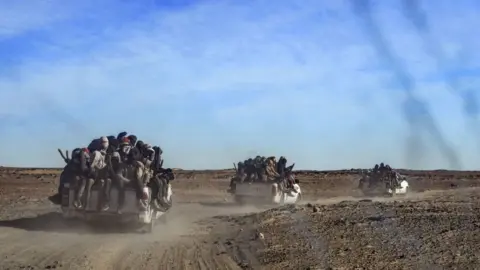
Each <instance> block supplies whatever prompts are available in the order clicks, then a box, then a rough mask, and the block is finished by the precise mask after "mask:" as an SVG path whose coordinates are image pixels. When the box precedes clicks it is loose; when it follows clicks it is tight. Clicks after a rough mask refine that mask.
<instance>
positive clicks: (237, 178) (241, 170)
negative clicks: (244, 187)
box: [229, 162, 246, 193]
mask: <svg viewBox="0 0 480 270" xmlns="http://www.w3.org/2000/svg"><path fill="white" fill-rule="evenodd" d="M245 178H246V173H245V164H244V163H243V162H238V163H237V169H236V171H235V175H234V176H233V177H232V179H230V190H229V192H230V193H233V192H235V188H236V186H237V183H242V182H243V181H244V180H245Z"/></svg>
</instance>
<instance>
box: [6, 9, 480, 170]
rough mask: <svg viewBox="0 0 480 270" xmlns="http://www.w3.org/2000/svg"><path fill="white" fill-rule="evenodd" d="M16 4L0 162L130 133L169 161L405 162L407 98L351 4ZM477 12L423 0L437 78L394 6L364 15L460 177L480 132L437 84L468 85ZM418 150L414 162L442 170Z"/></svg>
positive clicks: (30, 160) (435, 158)
mask: <svg viewBox="0 0 480 270" xmlns="http://www.w3.org/2000/svg"><path fill="white" fill-rule="evenodd" d="M20 2H22V1H20ZM20 2H19V3H18V4H15V6H8V5H7V4H5V3H3V2H2V3H0V10H1V11H0V15H1V16H0V17H2V19H0V60H2V62H4V63H8V65H4V66H2V67H0V93H1V94H2V99H0V127H1V128H0V129H1V132H0V136H1V138H2V140H5V141H9V142H11V143H8V145H7V146H6V147H7V149H5V150H4V151H1V153H0V163H2V164H8V165H23V166H29V165H31V166H54V165H60V164H61V162H62V160H61V159H59V158H58V157H57V153H56V151H55V149H56V148H57V147H64V148H73V147H77V146H82V145H85V144H87V143H88V141H89V140H90V139H91V138H93V137H96V136H101V135H109V134H111V133H117V132H119V131H122V130H126V131H129V132H133V133H136V134H137V135H138V136H139V137H140V138H142V139H144V140H145V141H149V142H151V143H154V144H159V145H161V146H162V147H163V148H164V152H165V159H166V163H167V165H169V166H172V167H184V168H221V167H228V166H231V165H230V164H231V163H232V162H233V161H236V160H238V159H243V158H246V157H247V156H248V155H251V154H252V153H259V154H262V155H270V154H273V155H286V156H287V157H288V158H289V160H291V161H294V162H296V164H297V166H298V167H299V168H315V169H331V168H345V167H365V166H371V165H373V164H374V163H377V162H381V161H384V162H388V163H390V164H391V165H392V166H394V167H405V166H407V165H408V164H407V162H406V161H405V144H406V138H407V135H408V131H409V130H408V125H407V122H406V120H405V119H404V117H403V114H402V108H401V106H402V102H403V100H404V99H405V98H406V96H405V93H404V92H403V91H402V90H401V87H400V85H399V84H398V81H397V80H396V79H395V76H394V74H392V72H391V67H389V64H388V62H386V61H385V59H382V57H381V56H379V55H378V53H377V51H376V50H375V48H374V47H373V46H372V44H371V42H370V40H369V38H368V35H366V34H365V31H364V29H363V28H362V25H361V23H359V20H358V17H357V16H356V15H355V14H354V13H353V12H352V8H351V5H350V3H349V1H329V2H330V3H327V2H326V1H324V2H322V3H320V2H318V1H297V2H295V3H294V2H291V1H279V2H275V5H274V4H273V3H272V2H269V1H251V2H249V3H248V4H247V3H245V4H242V3H240V4H239V3H235V2H233V1H188V2H185V3H183V4H182V5H180V4H176V5H171V4H162V1H138V2H136V3H133V2H131V3H127V2H125V1H113V0H109V1H102V4H99V3H98V2H95V1H82V2H81V4H79V3H80V2H78V1H70V2H69V1H66V2H62V3H63V4H61V5H60V4H59V1H36V2H35V4H34V5H23V4H24V3H20ZM163 3H165V2H163ZM477 6H478V4H477V3H475V1H457V2H456V4H455V5H453V4H451V2H449V1H435V2H432V1H423V2H422V7H423V10H424V11H425V12H426V13H427V14H428V17H429V22H430V30H431V35H432V36H433V37H435V40H437V41H438V46H439V47H440V48H442V50H443V53H444V55H443V56H444V59H443V60H442V66H445V67H446V69H448V70H447V71H445V70H439V68H438V65H437V62H436V61H435V59H433V58H432V56H431V54H429V53H428V52H427V51H425V46H424V45H423V43H422V42H423V41H422V37H421V36H420V35H419V34H418V31H417V30H416V29H415V27H414V25H412V23H411V22H410V21H409V20H408V18H406V17H405V14H404V13H402V11H401V9H400V8H401V7H402V3H401V2H400V1H398V3H397V1H388V2H387V1H377V2H375V3H374V5H373V9H372V10H373V11H372V12H373V16H374V17H375V20H376V21H377V22H378V24H379V25H378V27H379V28H380V29H381V30H382V33H384V35H385V39H386V40H388V41H389V43H390V44H391V50H392V51H393V52H394V53H395V54H396V55H397V56H398V58H399V59H400V61H402V63H403V64H404V66H405V67H406V69H407V70H408V71H409V73H410V74H411V77H412V80H414V81H415V83H416V88H415V94H416V95H418V97H421V98H422V99H423V100H426V101H427V104H428V106H429V108H430V109H431V112H432V116H433V117H434V118H435V121H437V123H438V125H439V129H440V130H441V132H442V134H444V136H445V138H446V140H447V141H448V143H449V144H451V145H452V147H455V148H456V149H457V152H458V155H459V157H460V159H461V161H462V164H463V165H464V166H465V167H466V168H475V167H477V165H476V163H475V162H474V160H475V159H476V158H478V154H477V153H476V152H475V150H474V149H473V148H472V145H473V144H474V143H475V142H476V139H477V138H474V136H472V134H471V133H469V132H468V130H469V129H468V126H467V125H468V121H467V120H466V119H464V116H463V110H464V109H463V107H462V106H463V101H462V99H461V98H460V97H458V96H456V95H455V94H454V93H452V91H450V90H449V85H448V80H446V79H447V78H446V76H450V75H451V76H453V75H455V76H456V82H457V85H458V87H459V88H462V87H466V88H467V87H468V88H470V89H475V88H476V87H477V86H478V85H479V81H478V79H476V75H477V73H478V71H477V70H478V67H479V64H480V58H479V55H480V54H478V53H477V52H476V50H475V49H474V48H476V47H478V45H480V44H479V43H480V38H478V37H477V36H476V35H475V33H476V32H475V31H476V28H477V26H480V19H478V16H477V12H476V9H477ZM459 14H461V16H459ZM467 53H468V54H467ZM475 98H476V97H475ZM425 148H426V150H425V152H426V153H425V155H426V158H425V159H424V160H423V161H422V164H417V166H419V167H426V168H432V167H433V168H441V167H447V166H448V165H449V163H448V161H447V160H446V159H445V157H443V156H442V155H441V153H440V152H438V149H436V146H435V145H434V144H432V145H430V144H429V143H428V142H427V143H426V146H425ZM22 151H28V153H29V154H28V155H27V156H25V155H23V154H22V155H20V154H19V153H20V152H22Z"/></svg>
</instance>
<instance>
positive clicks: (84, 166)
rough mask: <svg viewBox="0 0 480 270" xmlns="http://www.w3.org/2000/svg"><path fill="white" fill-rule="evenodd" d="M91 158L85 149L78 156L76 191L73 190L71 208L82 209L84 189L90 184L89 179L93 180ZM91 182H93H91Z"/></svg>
mask: <svg viewBox="0 0 480 270" xmlns="http://www.w3.org/2000/svg"><path fill="white" fill-rule="evenodd" d="M72 160H73V154H72ZM90 160H91V157H90V152H89V151H88V149H87V148H83V149H82V151H81V152H80V153H79V155H78V161H79V164H78V168H79V171H78V173H77V174H76V176H77V177H76V183H77V185H76V190H75V198H74V200H73V206H74V207H75V208H79V209H80V208H82V207H83V204H82V197H83V193H84V191H85V188H86V186H87V184H88V183H89V182H90V180H89V179H94V178H95V173H94V170H93V169H92V166H91V162H90ZM92 181H93V180H92Z"/></svg>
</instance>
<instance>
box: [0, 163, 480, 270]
mask: <svg viewBox="0 0 480 270" xmlns="http://www.w3.org/2000/svg"><path fill="white" fill-rule="evenodd" d="M230 173H231V172H229V171H197V172H186V171H180V172H178V173H177V177H178V178H177V180H175V183H174V192H175V205H174V209H173V210H172V212H171V213H170V215H169V216H168V223H167V224H165V225H163V224H162V225H158V226H157V228H156V230H155V232H154V233H153V234H152V235H149V234H138V233H133V232H129V231H122V230H121V229H120V228H116V229H111V230H109V231H101V230H99V229H94V228H90V227H86V226H83V225H80V224H76V225H75V224H73V225H72V224H70V225H66V224H65V223H64V222H63V220H62V219H61V218H60V216H59V214H58V209H57V207H55V206H53V205H51V204H50V203H49V202H48V201H47V200H46V197H47V196H48V195H50V194H51V193H52V192H54V190H55V188H56V186H55V185H56V184H55V183H56V181H57V178H58V177H57V176H58V172H56V171H51V170H13V169H2V170H0V207H1V208H0V244H1V245H0V258H1V260H0V261H1V264H0V269H241V268H246V269H248V268H250V269H478V268H479V267H480V252H479V251H480V244H479V243H480V215H479V211H478V210H479V208H480V189H478V188H477V186H480V185H479V183H478V180H477V179H479V178H480V172H447V171H435V172H418V171H417V172H403V173H405V174H407V175H409V176H410V177H411V178H412V180H411V185H412V187H413V189H414V190H416V191H417V192H416V193H415V194H413V195H411V196H409V197H408V198H404V199H401V200H400V199H397V201H394V200H392V199H379V200H376V201H375V200H374V201H365V200H364V201H361V200H360V199H359V198H357V197H356V196H357V195H358V192H357V191H356V190H355V184H356V182H355V180H356V178H357V176H356V174H355V173H356V172H355V171H337V172H306V171H304V172H299V173H298V175H299V179H300V181H301V185H302V188H303V190H304V191H305V193H306V195H307V200H309V201H310V202H311V204H308V205H300V206H286V207H280V208H276V209H258V208H255V207H237V206H235V205H233V204H232V203H230V201H229V196H228V194H227V193H226V192H225V190H226V189H227V187H228V176H229V175H230ZM397 239H399V240H397Z"/></svg>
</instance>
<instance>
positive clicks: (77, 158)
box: [48, 148, 90, 204]
mask: <svg viewBox="0 0 480 270" xmlns="http://www.w3.org/2000/svg"><path fill="white" fill-rule="evenodd" d="M62 157H64V156H63V154H62ZM64 160H65V162H66V163H67V164H66V165H65V167H64V168H63V171H62V173H61V174H60V181H59V185H58V189H57V193H56V194H55V195H53V196H50V197H49V198H48V199H49V200H50V201H51V202H52V203H54V204H61V200H62V192H63V186H64V185H65V184H66V183H69V182H70V183H72V184H77V183H76V180H77V178H78V177H79V176H81V175H85V174H88V173H89V170H90V169H89V160H90V156H89V152H88V149H87V148H76V149H74V150H73V151H72V156H71V158H68V157H64Z"/></svg>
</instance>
